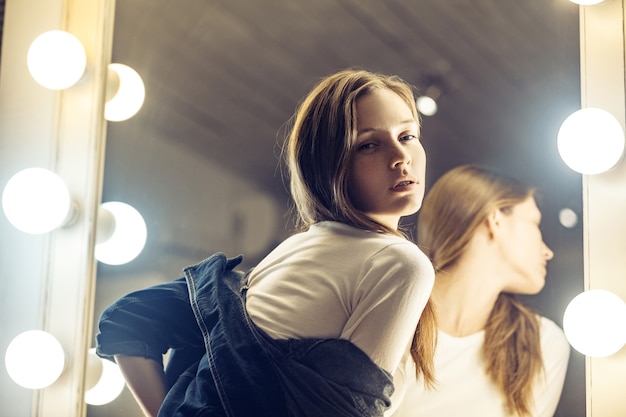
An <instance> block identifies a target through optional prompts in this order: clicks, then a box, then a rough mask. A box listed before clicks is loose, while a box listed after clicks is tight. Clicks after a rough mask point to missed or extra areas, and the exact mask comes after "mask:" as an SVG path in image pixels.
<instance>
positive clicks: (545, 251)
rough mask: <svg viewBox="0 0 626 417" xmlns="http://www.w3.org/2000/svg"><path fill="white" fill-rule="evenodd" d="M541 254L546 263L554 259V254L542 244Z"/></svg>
mask: <svg viewBox="0 0 626 417" xmlns="http://www.w3.org/2000/svg"><path fill="white" fill-rule="evenodd" d="M543 254H544V256H545V257H546V260H548V261H549V260H550V259H552V258H554V252H552V249H550V248H549V247H548V245H546V244H545V243H544V244H543Z"/></svg>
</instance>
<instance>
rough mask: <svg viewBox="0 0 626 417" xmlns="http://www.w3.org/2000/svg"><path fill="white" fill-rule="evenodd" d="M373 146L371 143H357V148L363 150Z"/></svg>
mask: <svg viewBox="0 0 626 417" xmlns="http://www.w3.org/2000/svg"><path fill="white" fill-rule="evenodd" d="M373 147H374V144H373V143H363V144H361V145H359V146H358V148H357V149H358V150H359V151H364V150H367V149H372V148H373Z"/></svg>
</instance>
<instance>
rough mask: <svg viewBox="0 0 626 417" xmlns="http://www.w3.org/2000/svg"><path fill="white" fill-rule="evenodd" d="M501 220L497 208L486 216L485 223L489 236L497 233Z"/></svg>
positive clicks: (500, 214)
mask: <svg viewBox="0 0 626 417" xmlns="http://www.w3.org/2000/svg"><path fill="white" fill-rule="evenodd" d="M501 220H502V212H501V211H500V210H499V209H495V210H494V211H492V212H491V213H490V214H489V215H488V216H487V220H485V223H486V225H487V230H488V231H489V236H490V237H491V238H494V237H495V236H497V235H498V232H499V231H500V223H501Z"/></svg>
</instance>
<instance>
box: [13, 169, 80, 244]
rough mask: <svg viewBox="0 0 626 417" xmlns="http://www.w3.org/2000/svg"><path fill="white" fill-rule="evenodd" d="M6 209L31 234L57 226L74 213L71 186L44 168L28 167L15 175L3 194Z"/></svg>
mask: <svg viewBox="0 0 626 417" xmlns="http://www.w3.org/2000/svg"><path fill="white" fill-rule="evenodd" d="M2 208H3V210H4V213H5V215H6V216H7V219H8V220H9V222H11V224H12V225H13V226H15V227H16V228H18V229H19V230H21V231H23V232H25V233H31V234H41V233H47V232H49V231H51V230H53V229H56V228H57V227H59V226H61V225H63V224H65V223H67V221H68V220H69V219H70V218H71V215H72V214H73V212H72V208H73V207H72V199H71V197H70V192H69V190H68V188H67V186H66V185H65V183H64V182H63V180H62V179H61V178H60V177H59V176H58V175H56V174H55V173H54V172H52V171H49V170H47V169H43V168H28V169H25V170H22V171H20V172H18V173H17V174H15V175H14V176H13V177H11V179H9V181H8V182H7V184H6V186H5V187H4V191H3V193H2Z"/></svg>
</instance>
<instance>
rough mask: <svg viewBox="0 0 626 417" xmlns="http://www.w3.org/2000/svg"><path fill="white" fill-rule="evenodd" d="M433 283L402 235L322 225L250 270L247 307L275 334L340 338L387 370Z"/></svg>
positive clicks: (391, 368) (397, 360)
mask: <svg viewBox="0 0 626 417" xmlns="http://www.w3.org/2000/svg"><path fill="white" fill-rule="evenodd" d="M433 283H434V271H433V267H432V265H431V263H430V261H429V260H428V258H427V257H426V255H424V253H423V252H421V251H420V249H419V248H418V247H417V245H415V244H414V243H412V242H410V241H409V240H407V239H404V238H401V237H398V236H394V235H389V234H383V233H375V232H370V231H365V230H361V229H358V228H355V227H351V226H348V225H345V224H342V223H337V222H328V221H327V222H321V223H318V224H316V225H314V226H312V227H311V228H310V229H309V230H308V231H307V232H304V233H299V234H296V235H294V236H291V237H289V238H288V239H286V240H285V241H284V242H282V243H281V244H280V245H279V246H278V247H277V248H276V249H274V250H273V251H272V252H271V253H270V254H269V255H268V256H267V257H266V258H265V259H263V260H262V261H261V262H260V263H259V265H258V266H257V267H256V268H254V270H253V271H252V273H251V275H250V279H249V286H250V288H249V290H248V293H247V301H246V308H247V310H248V313H249V315H250V317H251V318H252V321H253V322H254V323H255V324H256V325H257V326H259V327H260V328H261V329H263V330H264V331H266V332H267V333H268V334H269V335H270V336H271V337H273V338H275V339H288V338H309V337H310V338H342V339H346V340H350V341H351V342H352V343H354V344H355V345H356V346H358V347H359V348H361V349H362V350H363V351H364V352H365V353H366V354H368V355H369V357H370V358H372V360H373V361H374V362H375V363H376V364H377V365H378V366H380V367H382V368H383V369H385V370H387V371H388V372H391V373H393V372H394V370H395V369H396V367H397V366H398V364H399V363H400V359H401V358H402V355H403V354H404V351H405V350H406V347H407V346H408V344H409V343H410V341H411V340H412V338H413V333H414V331H415V327H416V325H417V321H418V319H419V317H420V315H421V313H422V310H423V309H424V306H425V305H426V301H427V300H428V297H429V296H430V292H431V290H432V286H433Z"/></svg>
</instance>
